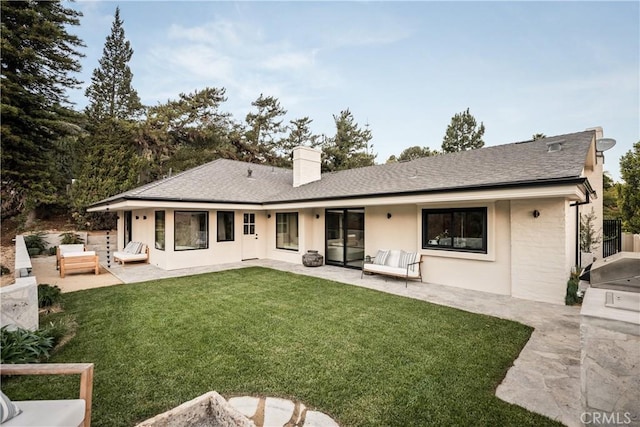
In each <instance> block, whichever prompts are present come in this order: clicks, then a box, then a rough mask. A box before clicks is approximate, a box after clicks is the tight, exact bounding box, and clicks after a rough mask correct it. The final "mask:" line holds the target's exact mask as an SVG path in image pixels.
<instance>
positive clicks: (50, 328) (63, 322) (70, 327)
mask: <svg viewBox="0 0 640 427" xmlns="http://www.w3.org/2000/svg"><path fill="white" fill-rule="evenodd" d="M76 327H77V324H76V321H75V319H74V318H73V317H71V316H65V317H62V318H60V319H57V320H54V321H51V322H49V323H47V324H46V325H45V326H44V327H40V330H41V331H42V332H43V333H44V334H45V335H46V336H48V337H51V338H52V339H53V346H54V347H55V346H57V345H58V344H60V342H61V341H62V339H63V338H64V337H65V336H67V335H69V334H71V333H73V332H75V329H76Z"/></svg>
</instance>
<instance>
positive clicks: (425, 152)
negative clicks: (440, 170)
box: [387, 145, 439, 163]
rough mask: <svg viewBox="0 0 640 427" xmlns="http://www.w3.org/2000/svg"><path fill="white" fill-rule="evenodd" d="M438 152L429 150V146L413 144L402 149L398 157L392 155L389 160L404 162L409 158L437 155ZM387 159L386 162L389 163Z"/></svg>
mask: <svg viewBox="0 0 640 427" xmlns="http://www.w3.org/2000/svg"><path fill="white" fill-rule="evenodd" d="M438 154H439V153H438V152H437V151H436V150H431V149H430V148H429V147H420V146H418V145H415V146H413V147H409V148H405V149H404V150H402V153H400V156H399V157H395V156H393V160H391V158H389V160H391V162H393V161H397V162H406V161H409V160H415V159H419V158H421V157H431V156H437V155H438ZM389 160H388V161H387V163H390V161H389Z"/></svg>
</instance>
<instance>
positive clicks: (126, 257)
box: [113, 252, 147, 261]
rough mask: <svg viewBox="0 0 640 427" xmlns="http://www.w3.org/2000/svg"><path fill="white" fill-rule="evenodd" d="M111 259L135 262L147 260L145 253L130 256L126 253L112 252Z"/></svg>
mask: <svg viewBox="0 0 640 427" xmlns="http://www.w3.org/2000/svg"><path fill="white" fill-rule="evenodd" d="M113 257H114V258H118V259H121V260H124V261H136V260H143V259H147V254H146V252H145V253H143V254H130V253H127V252H114V253H113Z"/></svg>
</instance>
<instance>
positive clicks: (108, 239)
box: [86, 230, 118, 264]
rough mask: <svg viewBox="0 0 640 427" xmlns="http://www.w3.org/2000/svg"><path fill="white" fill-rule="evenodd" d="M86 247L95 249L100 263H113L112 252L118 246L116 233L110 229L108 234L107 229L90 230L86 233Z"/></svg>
mask: <svg viewBox="0 0 640 427" xmlns="http://www.w3.org/2000/svg"><path fill="white" fill-rule="evenodd" d="M86 247H87V250H88V251H96V254H97V255H98V257H99V258H100V263H103V264H113V253H114V252H115V251H116V250H117V248H118V233H117V232H116V231H115V230H110V231H109V232H108V234H107V231H91V232H89V234H88V235H87V243H86ZM107 256H108V257H109V258H107Z"/></svg>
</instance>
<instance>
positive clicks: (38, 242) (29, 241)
mask: <svg viewBox="0 0 640 427" xmlns="http://www.w3.org/2000/svg"><path fill="white" fill-rule="evenodd" d="M44 234H45V233H43V232H38V233H34V234H26V235H25V236H24V243H25V245H26V246H27V251H28V252H29V256H33V255H40V254H41V253H42V252H44V251H45V250H46V249H47V242H46V240H44Z"/></svg>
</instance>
